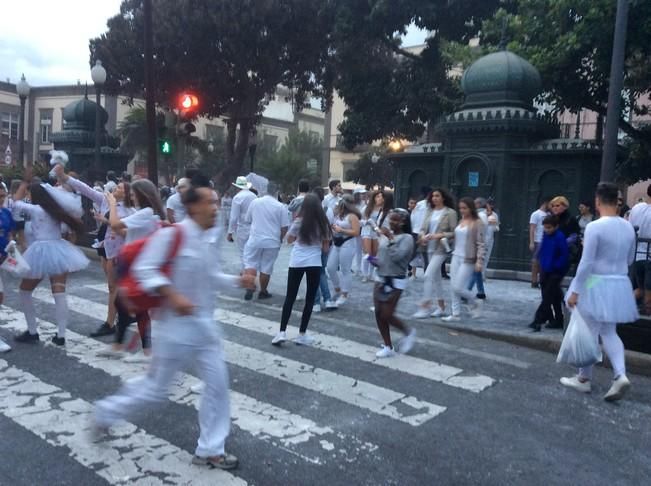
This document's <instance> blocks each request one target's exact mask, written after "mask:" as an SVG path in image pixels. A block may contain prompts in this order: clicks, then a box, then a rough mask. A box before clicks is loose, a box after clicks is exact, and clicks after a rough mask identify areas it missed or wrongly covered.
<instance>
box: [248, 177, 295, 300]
mask: <svg viewBox="0 0 651 486" xmlns="http://www.w3.org/2000/svg"><path fill="white" fill-rule="evenodd" d="M267 191H268V192H267V194H266V195H264V196H263V197H260V198H258V199H256V200H255V201H252V202H251V204H250V205H249V210H248V212H247V215H246V218H245V220H246V221H250V222H251V235H250V237H249V239H248V241H247V242H246V246H245V247H244V255H243V256H244V272H245V274H247V275H252V276H253V277H255V276H256V275H257V273H258V272H260V292H259V294H258V298H259V299H268V298H269V297H271V294H270V293H269V292H268V291H267V286H268V285H269V279H270V278H271V273H272V272H273V268H274V263H276V258H278V252H279V251H280V245H281V244H282V241H283V239H284V238H285V234H286V233H287V229H288V227H289V213H288V212H287V208H286V207H285V206H284V205H283V204H282V203H280V202H279V201H278V199H277V196H278V188H277V186H276V185H275V184H274V183H272V182H270V183H269V185H268V186H267ZM252 298H253V291H252V290H247V291H246V295H245V296H244V299H245V300H251V299H252Z"/></svg>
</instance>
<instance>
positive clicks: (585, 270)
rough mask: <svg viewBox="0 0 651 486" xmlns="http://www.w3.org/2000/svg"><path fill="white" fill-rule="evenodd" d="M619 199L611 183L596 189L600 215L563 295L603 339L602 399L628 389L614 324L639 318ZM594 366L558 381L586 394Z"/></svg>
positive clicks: (630, 237) (630, 238) (631, 250)
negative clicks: (605, 378)
mask: <svg viewBox="0 0 651 486" xmlns="http://www.w3.org/2000/svg"><path fill="white" fill-rule="evenodd" d="M617 197H618V189H617V186H616V185H615V184H613V183H610V182H601V183H599V185H598V186H597V193H596V198H595V203H596V208H597V210H598V211H599V214H600V215H601V217H600V218H599V219H598V220H596V221H593V222H591V223H588V225H587V226H586V228H585V237H584V240H583V254H582V256H581V261H580V262H579V266H578V268H577V271H576V277H574V279H573V280H572V283H571V285H570V289H569V292H568V297H567V305H568V306H569V307H571V308H573V307H577V308H578V309H579V312H580V313H581V317H583V319H584V320H585V321H586V323H587V324H588V326H589V327H590V329H591V330H592V333H593V334H594V339H595V340H596V341H597V342H598V340H599V338H601V342H602V345H603V348H604V351H605V352H606V354H607V355H608V359H609V360H610V362H611V364H612V367H613V375H614V381H613V384H612V386H611V387H610V390H608V393H606V395H605V396H604V399H605V400H606V401H615V400H619V399H620V398H622V397H623V396H624V394H625V393H626V391H627V390H628V389H629V388H630V386H631V384H630V382H629V381H628V378H627V377H626V365H625V363H624V345H623V343H622V340H621V339H620V338H619V336H618V335H617V324H618V323H622V324H623V323H628V322H634V321H636V320H637V319H639V314H638V309H637V306H636V304H635V297H634V296H633V286H632V285H631V280H630V278H629V277H628V267H629V265H630V264H632V263H633V260H634V259H635V230H634V229H633V227H632V226H631V224H630V223H629V222H628V221H626V220H624V219H623V218H620V217H619V215H618V209H617ZM592 368H593V367H592V366H589V367H587V368H581V369H579V374H578V375H577V376H573V377H570V378H561V383H562V384H563V385H565V386H567V387H570V388H574V389H576V390H578V391H580V392H584V393H589V392H590V391H591V388H592V387H591V385H590V381H591V380H592Z"/></svg>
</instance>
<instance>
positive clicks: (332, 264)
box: [327, 240, 355, 293]
mask: <svg viewBox="0 0 651 486" xmlns="http://www.w3.org/2000/svg"><path fill="white" fill-rule="evenodd" d="M354 256H355V241H354V240H348V241H347V242H346V243H344V244H343V245H341V246H334V245H333V247H332V249H331V250H330V255H329V256H328V267H327V268H328V276H329V277H330V280H332V285H334V287H335V288H336V289H341V291H342V292H345V293H348V292H350V288H351V286H352V281H353V275H352V273H350V269H351V267H352V265H353V257H354ZM337 269H339V270H340V272H341V281H340V279H339V274H338V273H337Z"/></svg>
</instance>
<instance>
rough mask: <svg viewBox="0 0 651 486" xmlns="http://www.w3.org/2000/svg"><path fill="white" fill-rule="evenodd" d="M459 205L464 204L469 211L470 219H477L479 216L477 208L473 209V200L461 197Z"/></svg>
mask: <svg viewBox="0 0 651 486" xmlns="http://www.w3.org/2000/svg"><path fill="white" fill-rule="evenodd" d="M461 203H463V204H465V205H466V207H467V208H468V209H470V217H471V218H472V219H479V215H478V214H477V208H475V200H474V199H473V198H471V197H462V198H461V199H460V200H459V205H461Z"/></svg>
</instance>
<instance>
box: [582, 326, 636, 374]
mask: <svg viewBox="0 0 651 486" xmlns="http://www.w3.org/2000/svg"><path fill="white" fill-rule="evenodd" d="M584 320H585V322H586V324H587V325H588V327H589V328H590V330H591V331H592V334H593V336H594V339H595V341H597V344H598V343H599V337H600V336H601V344H602V346H603V348H604V351H605V352H606V355H607V356H608V359H609V360H610V364H611V365H612V367H613V375H614V377H615V378H617V377H618V376H620V375H625V374H626V364H625V362H624V343H622V340H621V339H620V338H619V336H618V335H617V324H615V323H612V322H599V321H593V320H590V319H588V318H586V317H584ZM592 368H593V366H587V367H585V368H579V376H582V377H584V378H587V379H588V380H591V379H592Z"/></svg>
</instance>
